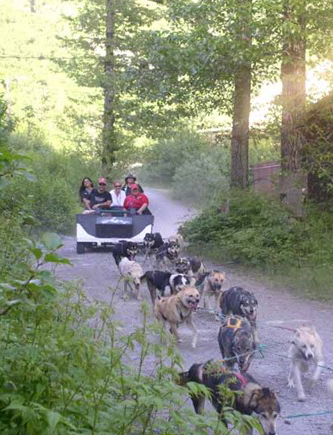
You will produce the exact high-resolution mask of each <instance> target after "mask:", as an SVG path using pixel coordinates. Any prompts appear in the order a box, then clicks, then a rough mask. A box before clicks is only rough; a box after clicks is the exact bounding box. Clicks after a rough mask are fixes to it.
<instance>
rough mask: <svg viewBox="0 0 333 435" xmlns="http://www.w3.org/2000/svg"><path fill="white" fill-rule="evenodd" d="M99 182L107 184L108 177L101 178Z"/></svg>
mask: <svg viewBox="0 0 333 435" xmlns="http://www.w3.org/2000/svg"><path fill="white" fill-rule="evenodd" d="M98 183H105V184H107V181H106V178H103V177H102V178H99V179H98Z"/></svg>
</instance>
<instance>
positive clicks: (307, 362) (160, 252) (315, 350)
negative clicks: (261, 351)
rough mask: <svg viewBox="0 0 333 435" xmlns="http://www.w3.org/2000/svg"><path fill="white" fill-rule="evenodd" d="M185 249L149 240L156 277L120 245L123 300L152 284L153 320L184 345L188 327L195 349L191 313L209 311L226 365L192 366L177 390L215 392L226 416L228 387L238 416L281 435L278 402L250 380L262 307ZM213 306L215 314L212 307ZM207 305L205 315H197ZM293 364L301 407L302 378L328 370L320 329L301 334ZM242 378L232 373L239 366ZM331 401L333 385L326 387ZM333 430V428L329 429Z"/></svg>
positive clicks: (147, 258)
mask: <svg viewBox="0 0 333 435" xmlns="http://www.w3.org/2000/svg"><path fill="white" fill-rule="evenodd" d="M183 245H184V241H183V238H182V236H181V235H179V234H177V235H175V236H173V237H170V238H169V239H168V240H166V241H164V240H163V238H162V236H161V234H160V233H147V234H146V235H145V237H144V249H143V254H144V262H145V263H146V262H149V265H150V266H152V264H154V263H155V265H156V266H157V269H156V270H155V269H154V270H148V271H146V272H144V271H143V269H142V266H141V265H140V264H139V263H138V262H137V261H135V256H136V254H138V251H139V248H138V245H137V244H136V243H134V242H128V241H123V242H119V243H118V244H117V245H116V246H115V247H114V249H113V257H114V260H115V262H116V265H117V267H118V269H119V271H120V274H121V275H122V277H123V280H124V293H123V297H124V298H126V297H127V294H128V288H130V289H131V290H132V291H133V288H132V284H133V285H134V287H135V293H136V296H137V298H138V299H139V300H140V299H142V290H141V287H142V284H143V282H146V284H147V287H148V290H149V293H150V298H151V302H152V309H153V314H154V315H155V317H156V319H157V320H159V321H160V322H162V323H163V324H164V325H165V329H166V334H167V335H168V333H169V331H170V334H171V335H173V336H174V337H175V339H176V340H177V342H181V341H182V340H181V338H180V335H179V332H178V326H179V325H180V324H182V323H185V324H186V325H187V326H188V327H189V328H190V329H191V330H192V332H193V337H192V347H193V348H195V347H196V344H197V340H198V329H197V328H196V326H195V323H194V321H193V313H195V312H196V311H197V310H198V309H202V308H203V309H206V310H208V312H213V313H215V314H218V315H219V318H220V320H221V326H220V329H219V332H218V337H217V339H218V345H219V348H220V351H221V355H222V358H223V360H222V361H213V360H210V361H208V362H205V363H199V364H193V365H192V366H191V367H190V368H189V370H188V371H186V372H183V373H180V374H179V380H178V383H179V384H180V385H184V386H185V385H186V384H187V383H188V382H197V383H199V384H203V385H205V386H206V387H207V388H209V390H210V391H211V402H212V404H213V406H214V407H215V409H216V410H217V411H218V412H219V413H221V411H222V404H221V403H224V401H223V399H222V397H221V395H222V394H223V393H222V391H223V390H221V388H220V386H221V385H228V387H229V388H230V389H231V390H232V391H238V392H239V391H241V392H242V394H236V395H235V401H234V403H233V408H234V409H235V410H237V411H239V412H240V413H243V414H247V415H251V414H254V415H256V416H257V417H258V420H259V422H260V424H261V426H262V429H263V433H264V434H265V435H274V434H276V420H277V417H278V415H279V414H280V404H279V401H278V398H277V395H276V393H275V392H274V391H272V390H271V389H270V388H268V387H264V386H261V385H260V384H259V383H258V382H257V381H256V380H255V379H254V378H253V377H252V376H250V375H249V374H248V373H247V370H248V369H249V367H250V365H251V361H252V359H253V357H254V355H255V353H256V352H257V351H258V345H259V337H258V332H257V323H256V319H257V311H258V301H257V299H256V297H255V295H254V294H253V293H251V292H249V291H247V290H245V289H243V288H242V287H231V288H230V289H229V290H224V288H223V286H224V284H225V282H226V276H225V273H224V272H221V271H218V270H212V271H206V269H205V266H204V264H203V263H202V262H201V261H200V260H199V259H198V258H196V257H193V258H185V257H180V252H181V250H182V248H183ZM212 300H213V301H214V310H212V309H211V302H212ZM200 302H201V304H202V307H199V303H200ZM288 356H289V358H290V362H291V364H290V372H289V375H288V387H290V388H296V394H297V399H298V401H300V402H302V401H304V400H305V399H306V396H305V393H304V388H303V384H302V374H303V373H305V372H306V371H308V370H309V371H311V369H312V375H311V383H312V384H315V383H316V382H317V381H318V379H319V376H320V372H321V368H322V366H323V364H324V359H323V343H322V340H321V338H320V336H319V335H318V333H317V331H316V329H315V328H314V326H299V327H298V328H296V329H295V331H294V334H293V337H292V341H291V345H290V348H289V353H288ZM235 365H236V366H237V369H238V370H234V366H235ZM328 386H329V389H330V390H331V392H332V395H333V379H332V380H331V381H329V383H328ZM191 399H192V402H193V406H194V409H195V411H196V412H197V413H202V412H203V410H204V402H205V397H204V396H200V395H199V396H193V395H192V396H191ZM331 429H333V424H332V426H331Z"/></svg>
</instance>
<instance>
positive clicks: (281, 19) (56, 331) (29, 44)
mask: <svg viewBox="0 0 333 435" xmlns="http://www.w3.org/2000/svg"><path fill="white" fill-rule="evenodd" d="M332 23H333V2H332V1H331V0H277V1H275V2H272V1H269V0H223V1H221V0H182V1H179V0H2V1H1V3H0V28H1V30H2V35H3V37H2V38H1V40H0V200H1V210H0V234H1V244H0V322H1V328H0V331H1V332H0V349H1V352H0V353H1V355H2V363H1V364H0V416H1V418H0V432H1V433H2V434H4V435H17V434H22V435H23V434H24V435H25V434H27V435H29V434H34V435H38V434H88V433H89V434H96V435H97V434H100V435H102V434H105V433H117V434H131V433H133V434H134V433H141V434H148V433H165V434H167V433H182V434H187V433H188V434H189V433H191V434H192V435H194V434H196V433H198V434H199V433H200V434H204V433H207V434H208V433H213V432H211V431H212V430H213V431H215V430H217V429H216V428H217V426H218V428H219V430H221V432H220V433H225V434H227V433H229V432H228V430H227V429H225V428H224V426H223V424H222V422H219V421H216V418H213V417H211V418H207V419H206V420H205V421H203V419H201V417H200V416H194V415H193V414H190V413H188V418H187V419H184V418H181V417H180V412H179V411H178V409H177V406H179V407H180V406H181V404H182V395H181V392H180V389H179V387H178V386H177V385H175V384H174V383H173V382H172V381H170V374H173V375H174V374H175V372H176V368H177V367H178V365H179V360H178V358H179V355H178V354H177V352H176V351H175V350H174V349H173V350H169V353H170V354H168V355H167V357H168V359H169V360H170V361H171V363H170V361H168V362H166V353H165V352H166V349H164V348H163V347H160V346H157V345H156V346H155V345H152V344H151V343H150V342H149V338H148V337H147V331H148V330H149V329H150V328H151V330H154V326H148V324H144V326H143V327H142V328H138V330H137V331H136V332H135V333H134V334H133V335H131V336H130V337H127V339H126V340H125V339H124V338H122V339H119V338H118V337H117V328H118V325H117V324H116V323H115V322H113V321H111V320H110V318H111V317H112V312H113V307H112V306H109V305H108V304H103V303H98V302H96V303H94V304H92V306H89V305H88V304H87V301H86V296H85V293H84V289H83V288H82V284H81V283H79V282H59V281H58V279H56V277H55V275H54V267H55V266H57V265H66V264H68V267H71V266H70V261H69V260H68V259H67V258H64V257H62V256H61V255H60V254H59V253H58V249H59V248H60V247H61V246H62V240H61V237H62V236H64V235H71V234H73V231H74V216H75V213H78V212H79V211H80V209H81V206H80V202H79V197H78V188H79V186H80V183H81V181H82V179H83V177H87V176H88V177H90V178H92V179H93V180H97V178H98V177H100V176H105V177H107V179H108V180H109V181H110V182H112V181H113V180H117V179H123V178H124V175H125V174H126V173H127V172H128V171H129V170H130V171H132V172H133V171H134V172H135V174H136V175H137V176H138V177H140V180H142V181H143V182H144V183H145V184H146V185H148V186H152V187H163V188H167V189H169V190H170V191H171V192H172V195H173V197H174V198H176V199H178V200H181V201H183V202H185V203H188V204H189V205H191V206H194V207H195V208H196V209H197V210H198V211H199V213H198V214H197V216H196V217H195V218H193V219H192V220H189V221H187V222H185V223H184V225H183V226H182V227H181V233H182V234H183V236H184V237H185V240H186V241H187V242H188V243H189V251H190V252H191V253H193V254H197V253H198V252H200V253H201V254H202V253H204V254H205V256H207V257H209V258H210V259H213V260H216V261H220V262H225V263H228V264H232V265H234V266H235V267H239V268H241V270H252V271H253V270H255V271H257V272H258V273H260V274H262V275H263V276H264V277H265V278H267V279H268V280H275V281H276V282H279V283H282V284H283V285H285V286H286V287H288V289H290V290H292V291H295V292H297V293H298V294H302V296H303V297H307V298H311V299H317V300H321V301H322V300H325V301H331V300H332V297H333V290H332V284H331V283H332V274H333V244H332V243H331V240H332V237H333V217H332V212H333V183H332V180H333V93H332V89H333V57H332V56H333V55H332V53H333V24H332ZM272 162H273V163H274V164H277V165H278V168H279V169H278V172H277V173H276V174H275V175H274V176H273V177H272V179H270V180H269V184H270V192H269V193H267V192H266V193H265V192H264V193H263V192H261V191H260V189H259V190H258V188H257V187H258V186H257V180H256V168H258V167H260V165H261V164H264V163H272ZM295 198H296V199H295ZM98 316H100V318H101V319H102V325H99V326H98V328H97V329H96V330H95V331H94V332H92V330H91V329H90V325H91V323H92V322H93V321H94V319H95V318H96V317H98ZM109 316H111V317H109ZM144 316H145V318H146V317H147V313H144ZM96 337H98V339H99V340H96ZM110 341H111V347H110V346H109V344H110ZM105 343H107V344H108V345H107V346H106V345H105ZM134 346H139V348H140V349H141V352H142V361H141V365H142V364H143V361H144V360H145V358H146V357H147V354H148V353H149V352H152V353H153V354H154V356H155V357H156V358H157V359H159V361H160V366H159V369H158V377H157V378H150V377H149V376H148V377H147V376H145V375H144V374H142V373H141V372H140V371H139V374H138V373H137V372H135V371H134V370H133V368H132V367H130V366H129V365H127V363H126V361H125V357H124V355H125V353H126V352H127V351H128V350H131V349H132V348H133V347H134ZM106 347H107V348H108V351H106V350H105V349H106ZM148 350H149V352H148ZM55 355H56V356H55ZM140 367H141V366H140ZM88 378H89V382H86V381H87V379H88ZM83 383H85V388H84V389H83V388H82V385H83ZM111 386H112V387H111ZM195 388H199V387H193V392H194V393H195ZM199 390H200V389H199ZM200 391H201V390H200ZM200 391H199V392H200ZM201 393H202V394H206V395H207V394H209V393H208V392H207V391H206V390H205V389H203V390H202V391H201ZM162 402H163V403H162ZM120 403H121V405H120ZM166 403H167V404H166ZM165 406H166V407H167V410H168V413H169V420H165V419H162V418H160V412H161V410H165ZM110 408H111V409H112V412H110V413H109V409H110ZM184 412H187V411H184ZM227 418H228V419H229V420H230V422H232V423H233V424H234V426H235V427H238V429H239V431H240V432H239V433H246V432H245V431H246V430H247V429H248V427H249V425H254V426H255V425H256V423H255V421H253V420H252V419H251V418H250V417H241V416H239V415H235V414H233V413H230V415H228V417H227ZM216 425H217V426H216ZM138 427H139V428H140V431H139V432H138V431H137V429H138ZM194 427H195V428H196V429H195V430H194V429H193V428H194ZM158 431H159V432H158ZM242 431H243V432H242ZM214 433H217V432H214Z"/></svg>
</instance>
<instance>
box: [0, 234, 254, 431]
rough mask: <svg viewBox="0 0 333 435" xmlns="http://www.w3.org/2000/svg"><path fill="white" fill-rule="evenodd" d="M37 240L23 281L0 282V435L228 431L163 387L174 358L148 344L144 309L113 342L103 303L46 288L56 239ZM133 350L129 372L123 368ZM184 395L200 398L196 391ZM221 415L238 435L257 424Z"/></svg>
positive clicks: (59, 287) (169, 350) (172, 387)
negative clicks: (134, 323) (137, 320)
mask: <svg viewBox="0 0 333 435" xmlns="http://www.w3.org/2000/svg"><path fill="white" fill-rule="evenodd" d="M43 243H44V246H43V247H42V248H41V247H40V246H37V245H36V244H34V243H32V242H28V243H27V249H28V250H29V252H30V254H32V255H33V257H34V262H32V264H31V266H30V267H28V266H27V268H26V276H25V279H23V280H10V281H9V282H2V283H0V353H1V358H2V363H1V365H0V415H1V418H0V431H1V434H4V435H20V434H22V435H23V434H24V435H29V434H31V435H45V434H52V435H57V434H59V435H63V434H72V435H75V434H77V435H79V434H80V435H82V434H95V435H102V434H106V433H108V434H111V433H112V434H117V435H118V434H119V435H131V434H133V435H134V434H142V435H144V434H155V433H159V434H165V435H167V434H171V433H172V434H176V433H179V434H184V435H187V434H188V435H190V434H191V435H199V434H200V435H204V434H207V435H208V434H211V433H213V432H214V433H217V432H218V433H221V434H227V433H230V432H229V431H228V430H227V429H226V427H225V426H224V424H223V423H222V421H221V420H220V419H219V416H218V415H217V414H216V413H211V414H206V415H205V417H203V416H198V415H196V414H194V412H193V411H192V410H191V409H190V408H189V407H188V406H187V405H186V404H185V401H184V392H185V390H184V389H183V388H182V387H179V386H177V385H176V383H175V382H174V380H173V378H174V377H175V376H176V373H177V371H178V370H179V369H180V363H181V360H180V357H179V355H178V354H177V353H176V352H175V349H174V348H173V347H167V346H165V345H160V344H157V343H156V339H154V338H153V333H156V332H157V331H159V328H158V327H157V326H156V325H151V326H149V324H148V318H149V317H150V316H149V309H148V307H146V306H143V309H142V317H143V318H142V324H141V325H142V326H140V327H138V328H136V330H135V331H134V332H133V333H132V334H130V335H128V336H120V334H119V332H118V326H119V325H118V324H117V322H116V321H115V320H114V316H113V309H112V306H110V305H108V304H105V303H102V302H97V301H96V302H93V303H91V302H88V301H87V299H86V297H85V294H84V292H83V291H82V289H80V287H78V286H77V285H75V284H69V283H67V284H61V283H59V282H56V281H55V278H54V276H53V275H52V273H51V272H50V271H49V269H48V268H45V267H44V266H45V265H47V264H49V263H51V264H52V263H53V264H57V263H68V260H66V259H63V258H61V257H59V256H58V255H57V253H56V248H58V247H59V246H60V243H61V242H59V239H58V238H57V237H56V236H54V235H47V236H46V237H44V240H43ZM113 291H115V289H114V290H110V297H111V300H112V292H113ZM92 325H96V326H95V327H92ZM134 350H135V351H136V354H137V355H139V359H138V360H137V359H136V361H137V362H136V365H135V367H133V366H130V365H129V364H128V361H131V360H133V358H131V355H132V352H133V351H134ZM152 360H153V368H152V367H151V361H152ZM190 388H191V391H192V393H193V394H199V393H200V394H205V395H206V396H208V395H209V392H208V390H207V389H206V388H204V387H203V386H199V385H196V384H192V385H190ZM185 394H186V396H187V394H188V393H187V392H185ZM225 418H226V420H227V421H229V422H230V424H231V425H232V426H233V427H237V429H238V430H239V432H238V433H240V434H245V433H248V432H247V431H248V429H249V427H250V425H253V426H254V427H258V422H257V421H256V420H254V419H253V418H252V417H249V416H241V415H240V414H239V413H237V412H233V411H232V410H230V409H228V408H226V409H225Z"/></svg>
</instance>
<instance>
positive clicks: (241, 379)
mask: <svg viewBox="0 0 333 435" xmlns="http://www.w3.org/2000/svg"><path fill="white" fill-rule="evenodd" d="M232 374H233V375H234V376H235V378H237V379H238V380H239V382H240V383H241V388H242V390H244V388H245V387H246V384H247V379H246V378H245V377H244V376H243V375H242V374H241V373H239V372H232Z"/></svg>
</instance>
